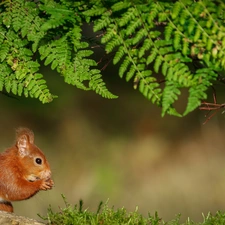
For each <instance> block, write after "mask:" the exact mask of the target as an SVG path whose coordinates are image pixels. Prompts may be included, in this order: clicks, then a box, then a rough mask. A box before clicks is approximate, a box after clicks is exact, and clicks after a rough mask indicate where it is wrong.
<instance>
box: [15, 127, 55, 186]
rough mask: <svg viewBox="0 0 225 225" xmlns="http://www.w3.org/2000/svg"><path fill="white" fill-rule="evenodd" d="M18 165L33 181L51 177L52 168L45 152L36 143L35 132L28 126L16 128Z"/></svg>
mask: <svg viewBox="0 0 225 225" xmlns="http://www.w3.org/2000/svg"><path fill="white" fill-rule="evenodd" d="M16 147H17V151H18V152H17V153H18V160H19V162H18V165H19V166H20V167H21V171H23V176H24V178H25V179H26V180H29V181H31V182H33V181H35V180H39V179H44V180H47V179H50V177H51V170H50V166H49V163H48V161H47V159H46V157H45V155H44V154H43V152H42V151H41V150H40V149H39V148H38V147H37V146H36V145H35V144H34V133H33V132H32V131H31V130H30V129H28V128H19V129H17V130H16Z"/></svg>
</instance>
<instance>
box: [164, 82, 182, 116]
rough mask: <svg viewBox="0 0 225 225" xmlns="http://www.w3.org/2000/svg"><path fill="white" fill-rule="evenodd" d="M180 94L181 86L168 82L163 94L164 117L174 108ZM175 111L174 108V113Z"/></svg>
mask: <svg viewBox="0 0 225 225" xmlns="http://www.w3.org/2000/svg"><path fill="white" fill-rule="evenodd" d="M180 94H181V92H180V90H179V84H177V83H175V82H171V81H167V82H166V84H165V88H164V90H163V94H162V116H164V115H165V114H166V113H167V112H168V110H170V109H171V108H173V107H172V104H173V103H174V102H175V101H177V100H178V95H180ZM174 110H175V109H174V108H173V112H176V111H174Z"/></svg>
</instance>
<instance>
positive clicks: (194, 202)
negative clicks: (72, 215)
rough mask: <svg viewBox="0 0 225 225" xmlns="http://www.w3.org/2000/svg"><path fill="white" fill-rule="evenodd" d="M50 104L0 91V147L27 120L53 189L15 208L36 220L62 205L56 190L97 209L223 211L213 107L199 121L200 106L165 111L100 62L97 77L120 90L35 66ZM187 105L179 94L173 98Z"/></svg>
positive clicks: (223, 156) (223, 180)
mask: <svg viewBox="0 0 225 225" xmlns="http://www.w3.org/2000/svg"><path fill="white" fill-rule="evenodd" d="M42 72H43V73H44V75H45V76H46V79H47V80H48V85H49V87H50V89H51V91H52V92H53V93H54V94H56V95H58V96H59V98H58V99H55V100H54V101H53V102H52V103H50V104H46V105H42V104H41V103H39V102H38V100H34V99H25V98H9V97H7V96H5V95H3V94H0V102H1V108H0V112H1V117H0V124H1V126H0V134H1V135H0V147H1V150H2V151H3V150H4V149H6V148H7V147H10V146H11V145H12V144H13V143H14V140H15V133H14V131H15V128H17V127H19V126H27V127H29V128H30V129H32V130H33V131H34V133H35V140H36V145H38V146H39V147H40V148H41V149H42V150H43V151H44V152H45V154H46V156H47V158H48V161H49V162H50V165H51V168H52V174H53V179H54V181H55V187H54V189H53V190H51V191H47V192H43V191H42V192H40V193H39V194H37V195H36V196H35V197H33V198H32V199H30V200H27V201H21V202H16V203H14V208H15V213H16V214H19V215H24V216H28V217H32V218H38V216H37V213H40V214H41V215H45V214H46V212H47V208H48V206H49V204H50V205H51V206H52V208H53V209H54V210H59V207H64V203H63V200H62V198H61V194H64V195H65V196H66V198H67V200H68V202H69V203H71V204H77V203H78V202H79V200H80V199H82V200H83V201H84V208H89V209H90V210H94V211H96V210H97V206H98V204H99V202H100V201H103V202H106V201H107V200H108V199H109V205H110V206H114V207H115V208H117V207H123V206H124V207H126V208H127V210H128V211H134V210H135V207H136V206H138V207H139V211H140V212H141V213H143V215H144V216H147V213H148V212H150V213H151V214H154V213H155V211H158V213H159V216H160V217H162V218H163V219H164V220H170V219H173V218H174V217H175V215H176V214H178V213H181V214H182V216H181V218H182V220H186V219H187V217H190V218H191V219H194V220H195V221H201V220H202V213H204V214H207V213H208V212H209V211H211V212H212V213H214V212H215V211H217V210H222V211H223V210H225V148H224V146H225V138H224V131H225V123H224V119H225V118H224V116H223V115H222V114H221V113H218V114H217V115H216V116H215V117H213V118H212V119H211V120H210V121H209V122H208V123H207V124H206V125H203V122H204V121H205V117H204V115H205V112H201V111H199V110H197V111H195V112H193V113H191V114H190V115H188V116H187V117H185V118H176V117H172V116H171V117H170V116H166V117H164V118H161V116H160V114H161V109H159V108H157V107H156V106H153V105H152V104H151V103H150V102H149V101H148V100H146V99H145V98H144V97H143V96H142V95H141V94H140V93H139V92H138V91H135V90H133V88H132V84H127V83H126V82H125V81H124V80H120V79H119V78H117V77H118V75H117V74H116V73H113V72H112V71H111V68H110V67H107V68H106V69H105V71H104V74H105V76H104V79H105V80H106V82H107V86H108V88H109V89H110V90H111V91H112V92H113V93H114V94H117V95H119V98H118V99H116V100H107V99H103V98H101V97H100V96H98V95H96V94H95V93H93V92H85V91H81V90H78V89H76V88H75V87H73V86H70V85H67V84H64V83H63V78H62V77H60V76H59V75H58V74H56V73H54V72H52V71H50V70H49V69H48V68H47V69H46V68H45V69H44V70H43V71H42ZM185 104H186V98H185V93H184V94H183V96H182V97H181V99H180V100H179V102H178V103H177V107H178V108H179V110H182V109H183V108H184V106H185Z"/></svg>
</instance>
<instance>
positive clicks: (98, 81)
mask: <svg viewBox="0 0 225 225" xmlns="http://www.w3.org/2000/svg"><path fill="white" fill-rule="evenodd" d="M90 73H91V80H90V82H89V87H90V88H91V89H92V90H94V91H95V92H96V93H97V94H100V95H101V96H102V97H104V98H109V99H113V98H117V96H116V95H114V94H112V93H111V92H109V91H108V89H107V88H106V86H105V83H104V81H103V80H102V78H101V77H102V76H101V74H100V71H99V70H91V71H90Z"/></svg>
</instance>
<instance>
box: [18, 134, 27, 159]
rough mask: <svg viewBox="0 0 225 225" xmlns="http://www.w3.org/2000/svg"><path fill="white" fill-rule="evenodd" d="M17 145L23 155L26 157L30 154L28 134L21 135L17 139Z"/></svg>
mask: <svg viewBox="0 0 225 225" xmlns="http://www.w3.org/2000/svg"><path fill="white" fill-rule="evenodd" d="M16 145H17V148H18V151H19V154H20V156H21V157H24V156H25V155H27V154H28V151H27V148H28V137H27V135H25V134H24V135H21V136H19V137H18V139H17V140H16Z"/></svg>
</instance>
